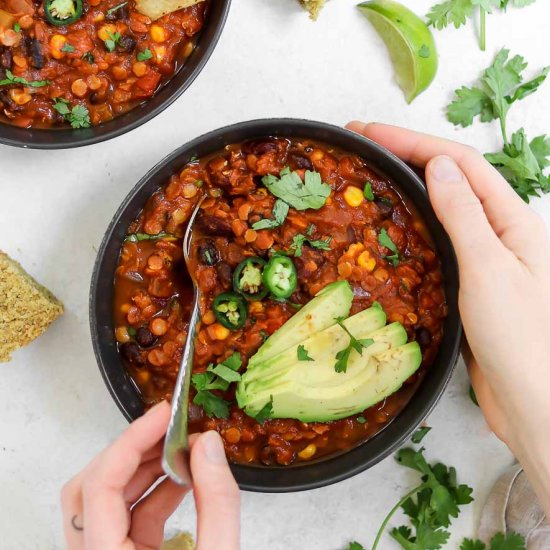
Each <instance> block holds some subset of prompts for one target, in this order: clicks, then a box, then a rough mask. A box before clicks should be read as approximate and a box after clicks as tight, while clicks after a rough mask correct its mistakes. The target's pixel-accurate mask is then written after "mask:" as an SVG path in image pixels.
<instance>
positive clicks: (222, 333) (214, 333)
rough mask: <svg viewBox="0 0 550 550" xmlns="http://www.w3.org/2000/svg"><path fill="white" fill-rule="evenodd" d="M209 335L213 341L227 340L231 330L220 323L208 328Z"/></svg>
mask: <svg viewBox="0 0 550 550" xmlns="http://www.w3.org/2000/svg"><path fill="white" fill-rule="evenodd" d="M207 331H208V335H209V336H210V338H212V340H225V339H226V338H227V337H228V336H229V329H228V328H226V327H224V326H223V325H221V324H220V323H214V324H213V325H210V326H209V327H208V328H207Z"/></svg>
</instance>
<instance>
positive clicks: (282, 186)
mask: <svg viewBox="0 0 550 550" xmlns="http://www.w3.org/2000/svg"><path fill="white" fill-rule="evenodd" d="M279 176H280V177H279V178H277V177H276V176H273V175H272V174H269V175H267V176H264V177H263V178H262V183H263V184H264V185H265V186H266V187H267V189H268V190H269V192H270V193H271V194H272V195H275V196H276V197H277V198H279V199H282V200H283V201H285V202H286V203H287V204H289V205H290V206H292V207H293V208H295V209H296V210H307V209H308V208H312V209H314V210H318V209H319V208H322V207H323V206H324V205H325V202H326V200H327V198H328V196H329V195H330V192H331V188H330V185H328V184H327V183H323V182H322V180H321V175H320V174H319V173H318V172H310V171H309V170H307V171H306V173H305V176H304V181H302V178H301V177H300V175H299V174H298V172H291V170H290V168H288V167H287V168H284V169H283V170H281V172H280V174H279Z"/></svg>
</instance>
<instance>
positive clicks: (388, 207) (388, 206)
mask: <svg viewBox="0 0 550 550" xmlns="http://www.w3.org/2000/svg"><path fill="white" fill-rule="evenodd" d="M374 204H376V206H377V207H378V210H379V212H380V214H382V216H383V217H384V218H387V217H389V216H390V215H391V213H392V210H393V204H392V203H391V201H390V200H389V199H384V198H378V197H377V198H375V199H374Z"/></svg>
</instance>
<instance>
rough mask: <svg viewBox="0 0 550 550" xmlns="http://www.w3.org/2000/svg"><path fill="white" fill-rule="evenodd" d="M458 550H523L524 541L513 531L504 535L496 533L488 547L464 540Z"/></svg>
mask: <svg viewBox="0 0 550 550" xmlns="http://www.w3.org/2000/svg"><path fill="white" fill-rule="evenodd" d="M460 550H525V539H524V538H523V537H522V536H521V535H520V534H518V533H515V532H514V531H510V532H509V533H507V534H506V535H505V534H503V533H497V534H496V535H495V536H494V537H493V538H492V539H491V542H490V543H489V546H487V545H486V544H485V543H484V542H482V541H480V540H478V539H476V540H472V539H464V540H463V541H462V544H461V545H460Z"/></svg>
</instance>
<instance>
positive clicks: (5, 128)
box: [0, 0, 231, 149]
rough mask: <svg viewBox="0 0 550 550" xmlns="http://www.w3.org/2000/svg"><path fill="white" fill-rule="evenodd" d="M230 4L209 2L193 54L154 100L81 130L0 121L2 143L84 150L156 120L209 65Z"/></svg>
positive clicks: (0, 139)
mask: <svg viewBox="0 0 550 550" xmlns="http://www.w3.org/2000/svg"><path fill="white" fill-rule="evenodd" d="M230 5H231V0H213V1H212V2H210V6H209V7H208V12H207V15H206V22H205V26H204V28H203V30H202V31H201V33H200V35H199V37H198V39H197V42H196V46H195V49H194V50H193V53H192V54H191V55H190V56H189V57H188V58H187V60H186V61H185V63H184V64H183V65H182V66H181V67H180V69H179V70H178V71H177V73H176V74H174V76H173V77H172V78H171V79H170V80H169V81H168V82H167V83H166V84H165V85H164V86H162V87H161V89H160V90H159V91H158V92H157V93H156V94H155V95H154V96H153V97H152V98H151V99H148V100H146V101H144V102H143V103H141V104H140V105H138V106H137V107H135V108H134V109H132V110H131V111H128V112H127V113H124V114H123V115H120V116H117V117H115V118H114V119H113V120H110V121H109V122H105V123H104V124H100V125H99V126H92V127H90V128H82V129H78V130H74V129H71V128H67V129H54V128H52V129H40V128H36V129H33V128H18V127H16V126H11V125H10V124H6V123H3V122H1V121H0V143H4V144H5V145H13V146H15V147H25V148H29V149H69V148H72V147H82V146H83V145H91V144H93V143H99V142H101V141H105V140H108V139H111V138H114V137H117V136H120V135H122V134H125V133H126V132H129V131H130V130H133V129H134V128H137V127H138V126H141V125H142V124H144V123H145V122H147V121H149V120H151V119H152V118H153V117H156V116H157V115H158V114H159V113H161V112H162V111H164V109H166V107H168V106H169V105H171V104H172V103H173V102H174V101H175V100H176V99H178V97H179V96H180V95H181V94H183V92H185V90H187V88H189V86H191V84H192V83H193V81H194V80H195V78H197V76H198V75H199V73H200V72H201V71H202V69H203V67H204V66H205V65H206V62H207V61H208V59H209V58H210V55H211V54H212V52H213V51H214V48H215V47H216V44H217V42H218V39H219V37H220V35H221V32H222V30H223V27H224V25H225V20H226V19H227V14H228V12H229V6H230Z"/></svg>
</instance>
